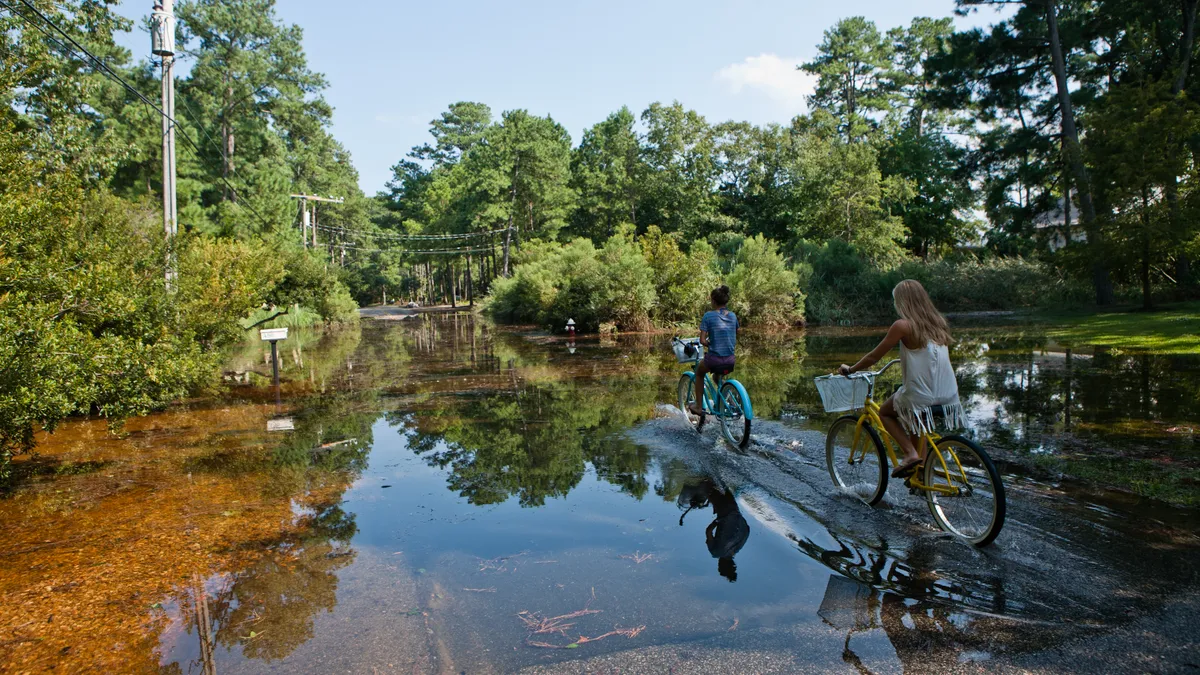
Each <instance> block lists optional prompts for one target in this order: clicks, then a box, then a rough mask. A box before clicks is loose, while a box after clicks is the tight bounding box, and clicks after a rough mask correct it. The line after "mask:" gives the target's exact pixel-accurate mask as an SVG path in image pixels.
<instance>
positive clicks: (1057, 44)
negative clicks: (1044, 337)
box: [1043, 0, 1113, 305]
mask: <svg viewBox="0 0 1200 675" xmlns="http://www.w3.org/2000/svg"><path fill="white" fill-rule="evenodd" d="M1043 1H1044V3H1045V7H1046V25H1047V27H1048V28H1049V33H1050V36H1049V37H1050V56H1051V57H1052V59H1053V62H1054V82H1055V84H1056V85H1057V87H1058V104H1059V106H1060V112H1061V115H1060V116H1061V117H1062V132H1063V143H1064V145H1066V147H1067V157H1066V159H1067V163H1068V166H1069V167H1070V169H1071V174H1072V176H1073V177H1074V179H1075V191H1076V192H1077V193H1078V194H1079V214H1080V216H1081V218H1082V220H1083V227H1084V229H1086V230H1087V235H1088V245H1089V246H1090V247H1091V248H1092V252H1093V253H1092V285H1093V286H1094V287H1095V290H1096V304H1098V305H1111V304H1112V302H1113V289H1112V279H1111V278H1110V276H1109V272H1108V264H1107V263H1106V262H1105V260H1104V249H1103V246H1102V245H1101V244H1102V242H1101V233H1100V229H1099V227H1097V223H1096V207H1095V205H1094V204H1093V202H1092V181H1091V178H1090V177H1089V176H1088V170H1087V166H1086V165H1085V164H1084V162H1083V150H1082V148H1081V147H1080V145H1079V130H1078V128H1076V126H1075V107H1074V105H1072V103H1071V92H1070V89H1068V86H1067V66H1066V60H1065V59H1064V57H1063V49H1062V41H1061V38H1060V37H1059V34H1058V10H1057V8H1056V7H1055V4H1056V2H1057V0H1043Z"/></svg>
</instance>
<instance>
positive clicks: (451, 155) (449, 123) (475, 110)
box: [410, 101, 492, 166]
mask: <svg viewBox="0 0 1200 675" xmlns="http://www.w3.org/2000/svg"><path fill="white" fill-rule="evenodd" d="M491 123H492V109H491V108H489V107H488V106H487V105H485V104H483V103H475V102H472V101H459V102H458V103H451V104H450V108H449V109H448V110H447V111H446V112H444V113H442V114H441V116H440V117H439V118H438V119H435V120H432V121H431V122H430V123H429V133H430V135H432V136H433V143H432V144H429V143H426V144H424V145H420V146H417V147H415V148H413V151H412V153H410V156H411V157H413V158H414V159H421V160H428V161H432V162H433V163H434V165H435V166H443V165H446V164H454V163H456V162H458V160H459V159H460V158H461V157H462V156H463V154H464V153H466V152H467V151H468V150H470V149H471V147H472V146H474V145H475V144H476V143H478V142H479V141H481V140H483V134H484V132H486V131H487V128H488V126H489V125H491Z"/></svg>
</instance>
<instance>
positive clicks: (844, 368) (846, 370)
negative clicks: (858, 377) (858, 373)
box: [837, 363, 850, 376]
mask: <svg viewBox="0 0 1200 675" xmlns="http://www.w3.org/2000/svg"><path fill="white" fill-rule="evenodd" d="M837 372H838V375H843V376H849V375H850V366H848V365H846V364H844V363H843V364H842V365H840V366H838V369H837Z"/></svg>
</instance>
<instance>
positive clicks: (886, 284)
mask: <svg viewBox="0 0 1200 675" xmlns="http://www.w3.org/2000/svg"><path fill="white" fill-rule="evenodd" d="M811 262H812V269H813V273H812V280H811V281H810V283H809V285H808V291H809V293H808V301H807V304H806V309H807V312H808V317H809V318H810V319H812V320H813V321H817V322H819V323H827V324H838V323H840V324H847V323H858V324H862V323H886V322H888V321H891V320H892V319H894V318H895V310H894V309H893V307H892V289H893V288H894V287H895V286H896V284H897V283H899V282H900V281H901V280H903V279H916V280H917V281H920V282H921V284H922V285H924V286H925V288H926V290H928V291H929V295H930V297H931V298H932V299H933V302H934V304H936V305H937V306H938V309H940V310H942V311H943V312H969V311H996V310H1013V309H1020V308H1027V307H1049V306H1066V305H1078V304H1084V303H1086V302H1088V299H1089V297H1090V291H1089V289H1088V287H1087V286H1086V285H1085V284H1082V283H1080V282H1079V281H1077V280H1074V279H1071V278H1069V277H1067V276H1066V275H1064V274H1063V273H1061V272H1059V271H1057V270H1055V269H1054V268H1052V267H1051V266H1050V265H1048V264H1046V263H1042V262H1037V261H1032V260H1027V259H1023V258H990V259H987V260H982V261H981V260H978V259H976V258H975V257H973V256H967V257H963V258H960V259H944V260H938V261H935V262H931V263H925V262H921V261H918V260H910V261H908V262H905V263H904V264H903V265H901V266H900V267H899V268H898V269H895V270H891V271H888V272H883V271H880V270H878V269H876V268H875V267H873V266H872V265H871V264H870V263H868V262H867V261H866V260H864V259H863V257H862V256H860V255H859V254H858V252H857V251H856V250H855V249H854V247H852V246H850V245H849V244H845V243H843V242H838V241H831V242H828V243H826V244H825V245H824V246H822V247H821V248H820V249H817V250H816V251H815V252H814V253H812V254H811Z"/></svg>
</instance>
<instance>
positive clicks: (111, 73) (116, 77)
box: [0, 0, 271, 229]
mask: <svg viewBox="0 0 1200 675" xmlns="http://www.w3.org/2000/svg"><path fill="white" fill-rule="evenodd" d="M19 1H20V2H21V4H23V5H25V6H26V7H28V8H29V9H30V11H32V12H33V13H34V14H36V15H38V16H39V17H40V18H41V19H42V21H44V22H46V24H48V25H49V26H50V27H51V28H53V29H54V30H55V31H57V32H58V33H59V34H61V35H62V36H63V37H64V38H66V39H67V41H68V42H70V43H71V44H72V45H74V46H75V47H76V48H77V49H78V50H79V51H81V52H83V53H84V54H86V55H87V56H88V58H90V59H91V60H92V61H93V62H94V63H95V64H96V65H97V66H99V68H100V71H101V73H102V74H104V75H106V76H107V77H109V78H110V79H113V80H116V82H117V83H118V84H120V85H121V86H122V87H124V88H125V89H126V90H127V91H128V92H130V93H131V94H133V95H134V96H136V97H137V98H138V99H139V100H141V102H142V103H144V104H146V105H147V106H149V107H150V109H151V110H153V111H154V112H156V113H158V114H159V115H162V116H163V117H165V118H166V119H168V120H170V122H171V124H172V125H174V126H175V128H176V130H177V131H179V134H180V135H181V136H183V139H184V140H185V141H187V142H188V145H190V146H192V149H193V150H195V151H196V154H197V156H199V157H203V155H204V153H203V151H201V149H200V146H199V145H197V144H196V142H195V141H193V140H192V138H191V136H188V134H187V132H186V131H184V130H183V129H182V128H181V127H180V126H179V124H178V123H177V122H176V121H175V118H174V117H171V116H170V115H168V114H167V113H166V112H164V111H163V110H162V109H161V108H159V107H158V106H156V105H154V102H153V101H151V100H150V99H149V98H146V96H145V95H144V94H142V92H140V91H138V90H137V89H135V88H134V87H133V85H131V84H129V83H128V82H126V81H125V79H124V78H122V77H121V76H120V75H118V74H117V73H116V72H114V71H113V70H112V68H109V67H108V65H106V64H105V63H104V62H103V61H101V60H100V59H99V57H97V56H96V55H94V54H92V53H91V52H89V51H88V50H87V49H86V48H85V47H84V46H83V45H81V44H79V43H78V42H76V41H75V38H73V37H71V36H70V35H69V34H68V33H67V32H66V31H64V30H63V29H62V28H59V27H58V25H57V24H56V23H54V22H53V21H51V20H50V19H49V18H48V17H47V16H46V15H45V14H42V13H41V11H39V10H38V8H37V7H35V6H33V5H32V4H30V2H29V0H19ZM0 7H3V8H4V9H7V10H8V11H9V13H11V14H12V15H13V16H16V17H19V18H21V19H23V20H24V21H25V22H27V23H29V24H30V25H31V26H33V27H34V28H36V29H37V30H38V31H40V32H41V33H43V34H44V35H46V36H47V37H49V38H51V39H52V40H54V41H55V42H57V43H58V44H59V45H60V46H61V47H62V48H63V50H64V51H67V52H70V53H71V55H72V56H75V57H76V58H79V55H78V54H77V53H76V52H75V50H73V49H71V48H70V47H68V46H67V45H65V44H63V42H62V41H61V40H59V39H57V38H55V37H54V36H53V35H50V34H49V33H47V32H46V30H45V29H44V28H42V26H41V25H39V24H38V23H37V22H36V21H34V20H32V19H30V18H29V17H28V16H26V15H24V14H22V13H21V12H18V11H17V10H16V9H15V8H14V7H12V6H11V5H9V4H8V3H6V2H4V0H0ZM81 60H82V59H81ZM184 105H185V106H186V105H187V103H186V101H185V102H184ZM197 126H199V124H197ZM201 130H202V131H203V128H202V127H201ZM210 140H211V137H210ZM234 173H237V167H234ZM238 177H239V178H241V174H238ZM218 178H219V179H220V181H221V182H222V183H224V184H225V187H227V188H229V190H230V191H231V192H233V194H234V195H237V188H235V187H234V186H233V185H232V184H231V183H230V182H229V181H228V180H227V179H226V178H225V177H224V176H218ZM238 204H239V205H240V206H245V207H246V208H247V209H248V210H249V211H250V212H251V213H253V214H254V216H255V217H256V218H258V220H259V222H261V223H262V224H263V226H264V227H266V228H268V229H270V227H271V224H270V223H269V222H268V221H267V219H266V218H263V217H262V215H261V214H260V213H259V212H258V211H257V210H256V209H255V208H254V207H252V206H250V205H249V204H246V203H242V202H238Z"/></svg>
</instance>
